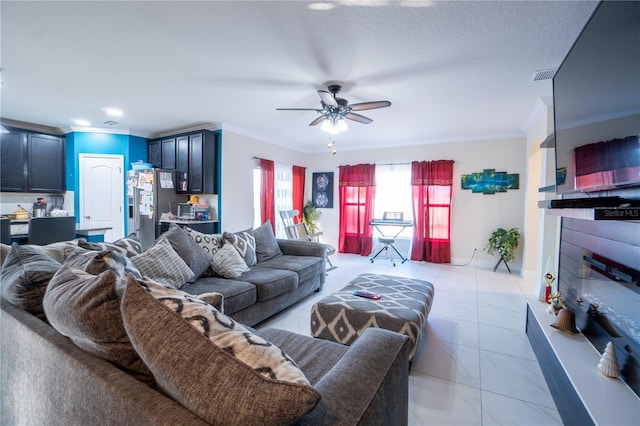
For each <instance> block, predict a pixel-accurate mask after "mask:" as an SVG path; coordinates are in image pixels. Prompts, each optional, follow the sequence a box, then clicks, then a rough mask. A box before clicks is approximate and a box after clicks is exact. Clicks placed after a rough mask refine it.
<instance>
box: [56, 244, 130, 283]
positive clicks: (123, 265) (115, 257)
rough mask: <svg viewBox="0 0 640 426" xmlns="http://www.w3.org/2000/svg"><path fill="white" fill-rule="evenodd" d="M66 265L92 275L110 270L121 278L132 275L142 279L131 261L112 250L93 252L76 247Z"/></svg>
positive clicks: (68, 255)
mask: <svg viewBox="0 0 640 426" xmlns="http://www.w3.org/2000/svg"><path fill="white" fill-rule="evenodd" d="M64 264H65V265H67V266H69V267H73V268H78V269H80V270H82V271H84V272H88V273H90V274H92V275H99V274H101V273H103V272H104V271H107V270H109V271H113V272H115V273H116V275H117V276H119V277H124V276H125V275H126V274H128V273H131V274H133V276H134V277H136V278H138V279H141V278H142V274H141V273H140V271H139V270H138V268H136V266H135V265H134V264H133V262H132V261H131V259H129V258H128V257H127V256H125V255H124V254H122V253H119V252H116V251H111V250H102V251H93V250H86V249H83V248H81V247H74V248H73V249H71V250H69V251H68V254H67V259H66V260H65V262H64Z"/></svg>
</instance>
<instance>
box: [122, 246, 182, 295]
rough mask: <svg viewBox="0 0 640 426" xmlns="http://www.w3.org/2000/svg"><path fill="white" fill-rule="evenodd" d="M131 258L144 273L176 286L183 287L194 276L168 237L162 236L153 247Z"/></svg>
mask: <svg viewBox="0 0 640 426" xmlns="http://www.w3.org/2000/svg"><path fill="white" fill-rule="evenodd" d="M131 260H132V261H133V263H134V264H135V265H136V267H137V268H138V269H139V270H140V272H141V273H142V275H144V276H146V277H149V278H151V279H152V280H154V281H158V282H160V283H162V284H167V285H170V286H172V287H175V288H180V287H182V286H183V285H184V283H185V282H187V280H188V279H189V278H191V277H192V276H193V271H192V270H191V269H189V267H188V266H187V264H186V263H185V262H184V260H182V258H181V257H180V256H179V255H178V253H176V251H175V250H174V249H173V248H172V247H171V244H170V243H169V241H168V240H167V239H166V238H160V239H159V240H158V241H156V243H155V244H154V245H153V247H151V248H150V249H149V250H147V251H145V252H144V253H142V254H139V255H137V256H133V257H132V258H131Z"/></svg>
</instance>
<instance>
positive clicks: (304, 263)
mask: <svg viewBox="0 0 640 426" xmlns="http://www.w3.org/2000/svg"><path fill="white" fill-rule="evenodd" d="M259 266H260V267H262V268H273V269H285V270H288V271H293V272H295V273H297V274H298V279H299V280H300V281H307V280H310V279H313V277H314V276H318V275H322V273H323V272H322V258H319V257H315V256H292V255H287V254H285V255H282V256H278V257H274V258H272V259H269V260H267V261H265V262H262V263H261V264H260V265H259Z"/></svg>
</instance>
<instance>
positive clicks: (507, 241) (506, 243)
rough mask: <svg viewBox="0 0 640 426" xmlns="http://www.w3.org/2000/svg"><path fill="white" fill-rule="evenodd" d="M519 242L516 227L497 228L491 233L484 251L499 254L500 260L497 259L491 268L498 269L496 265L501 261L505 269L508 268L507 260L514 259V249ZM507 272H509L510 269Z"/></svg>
mask: <svg viewBox="0 0 640 426" xmlns="http://www.w3.org/2000/svg"><path fill="white" fill-rule="evenodd" d="M519 242H520V232H519V231H518V228H511V229H509V230H506V229H503V228H498V229H496V230H495V231H493V232H492V233H491V236H490V237H489V242H488V243H487V246H486V247H485V248H484V251H486V252H487V253H489V254H494V253H497V254H499V255H500V260H498V263H497V264H496V266H495V268H493V270H494V271H495V270H496V269H498V265H500V262H502V261H504V264H505V265H506V266H507V269H509V265H507V262H513V261H514V260H515V259H516V249H517V248H518V243H519ZM509 272H511V270H510V269H509Z"/></svg>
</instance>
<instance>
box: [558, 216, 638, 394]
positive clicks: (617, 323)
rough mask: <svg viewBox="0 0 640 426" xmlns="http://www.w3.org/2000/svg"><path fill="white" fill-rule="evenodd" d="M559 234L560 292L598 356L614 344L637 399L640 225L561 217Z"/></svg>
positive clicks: (630, 222)
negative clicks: (608, 344)
mask: <svg viewBox="0 0 640 426" xmlns="http://www.w3.org/2000/svg"><path fill="white" fill-rule="evenodd" d="M561 229H562V230H561V237H560V258H559V268H558V289H559V290H560V292H561V293H562V295H563V297H564V298H565V302H566V304H567V307H568V308H570V309H571V310H573V311H574V312H575V314H576V325H577V326H578V328H579V329H580V330H581V332H582V333H583V334H584V335H585V336H586V337H587V339H589V341H590V342H591V343H592V344H593V345H594V347H595V348H596V349H597V350H598V351H599V352H600V353H602V352H603V351H604V348H605V346H606V345H607V343H608V342H613V344H614V346H615V351H616V356H617V359H618V363H619V364H620V369H621V373H622V376H623V380H624V381H625V382H626V383H627V384H628V385H629V387H631V388H632V389H633V391H634V392H635V393H636V394H637V395H639V396H640V223H639V222H637V221H617V220H582V219H574V218H567V217H564V218H562V228H561ZM595 367H596V366H594V368H595Z"/></svg>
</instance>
